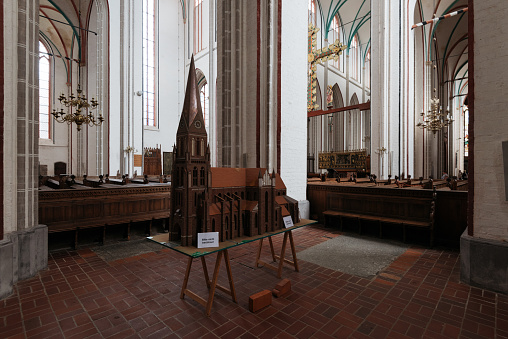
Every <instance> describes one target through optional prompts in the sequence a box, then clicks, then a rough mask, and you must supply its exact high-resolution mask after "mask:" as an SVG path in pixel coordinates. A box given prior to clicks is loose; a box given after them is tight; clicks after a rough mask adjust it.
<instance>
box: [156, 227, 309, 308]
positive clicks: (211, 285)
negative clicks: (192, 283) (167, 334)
mask: <svg viewBox="0 0 508 339" xmlns="http://www.w3.org/2000/svg"><path fill="white" fill-rule="evenodd" d="M314 223H316V221H314V220H305V219H303V220H301V221H300V222H299V223H297V224H296V225H294V226H292V227H290V228H284V229H280V230H277V231H274V232H267V233H264V234H260V235H256V236H252V237H242V238H236V239H233V240H228V241H223V242H221V243H219V247H213V248H203V249H198V248H197V247H193V246H180V245H179V244H178V243H175V242H170V241H168V234H159V235H157V236H154V237H148V240H150V241H153V242H156V243H158V244H160V245H162V246H164V247H168V248H170V249H172V250H174V251H177V252H180V253H182V254H185V255H186V256H188V261H187V269H186V270H185V276H184V280H183V284H182V290H181V293H180V298H181V299H184V298H185V296H188V297H189V298H191V299H193V300H194V301H196V302H198V303H199V304H200V305H202V306H203V307H204V308H205V314H206V315H207V316H210V312H211V309H212V304H213V299H214V296H215V290H219V291H222V292H224V293H226V294H227V295H230V296H231V299H232V300H233V301H234V302H237V299H236V292H235V285H234V283H233V274H232V272H231V263H230V260H229V253H228V249H230V248H232V247H236V246H241V245H244V244H247V243H250V242H253V241H258V240H259V245H258V253H257V257H256V267H260V265H261V266H265V267H268V268H270V269H273V270H274V271H276V272H277V277H278V278H280V277H281V275H282V268H283V264H284V263H287V264H290V265H292V266H293V267H294V268H295V271H297V272H298V261H297V259H296V251H295V245H294V241H293V234H292V233H291V231H293V230H295V229H297V228H300V227H303V226H307V225H311V224H314ZM281 233H284V240H283V242H282V250H281V254H280V255H276V254H275V250H274V247H273V243H272V238H271V237H272V236H274V235H277V234H281ZM264 238H268V241H269V243H270V250H271V255H272V259H273V261H274V262H277V261H279V263H278V266H277V267H275V266H273V265H271V264H268V263H266V262H264V261H262V260H260V256H261V249H262V246H263V239H264ZM288 239H289V244H290V247H291V252H292V255H293V260H294V261H290V260H288V259H285V253H286V247H287V242H288ZM212 253H217V257H216V258H215V268H214V271H213V276H212V279H211V280H210V277H209V275H208V268H207V266H206V261H205V256H207V255H210V254H212ZM222 257H224V262H225V265H226V273H227V275H228V280H229V288H227V287H224V286H221V285H219V284H218V283H217V280H218V278H219V270H220V266H221V260H222ZM196 258H201V265H202V267H203V275H204V277H205V283H206V287H207V288H208V296H207V297H206V298H203V297H201V296H199V295H197V294H196V293H195V292H193V291H191V290H189V289H188V288H187V285H188V282H189V278H190V272H191V267H192V263H193V261H194V259H196Z"/></svg>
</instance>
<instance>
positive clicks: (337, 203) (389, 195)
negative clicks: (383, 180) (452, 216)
mask: <svg viewBox="0 0 508 339" xmlns="http://www.w3.org/2000/svg"><path fill="white" fill-rule="evenodd" d="M372 190H373V191H372V194H368V193H367V194H365V193H359V192H333V193H332V192H331V193H329V194H328V195H327V199H326V210H325V211H324V212H323V213H322V214H323V216H324V220H325V226H327V225H329V224H330V222H331V220H332V219H334V218H338V219H339V220H340V229H341V230H342V226H343V218H350V219H354V220H357V222H358V226H359V227H358V228H359V232H360V234H361V232H362V221H374V222H377V223H378V225H379V236H380V237H382V235H383V232H382V229H383V224H385V223H388V224H394V225H400V226H401V227H402V230H403V240H404V242H405V241H406V232H407V227H417V228H420V229H426V230H428V231H429V243H430V246H433V245H434V214H435V204H436V190H435V189H434V190H433V191H429V192H428V194H425V193H422V194H419V196H418V197H411V198H410V199H408V197H407V196H404V195H397V194H396V193H394V192H393V190H392V192H389V191H387V190H377V191H374V189H372Z"/></svg>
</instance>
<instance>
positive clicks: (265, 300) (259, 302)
mask: <svg viewBox="0 0 508 339" xmlns="http://www.w3.org/2000/svg"><path fill="white" fill-rule="evenodd" d="M271 304H272V292H270V291H269V290H264V291H261V292H258V293H256V294H253V295H251V296H250V297H249V311H251V312H256V311H259V310H260V309H262V308H265V307H266V306H270V305H271Z"/></svg>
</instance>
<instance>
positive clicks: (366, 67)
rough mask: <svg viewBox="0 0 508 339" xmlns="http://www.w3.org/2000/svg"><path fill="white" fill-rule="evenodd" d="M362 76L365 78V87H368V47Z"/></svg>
mask: <svg viewBox="0 0 508 339" xmlns="http://www.w3.org/2000/svg"><path fill="white" fill-rule="evenodd" d="M363 78H364V79H365V80H364V81H365V87H367V88H370V48H369V50H368V51H367V54H366V55H365V71H364V75H363Z"/></svg>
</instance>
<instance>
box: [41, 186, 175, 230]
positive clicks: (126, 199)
mask: <svg viewBox="0 0 508 339" xmlns="http://www.w3.org/2000/svg"><path fill="white" fill-rule="evenodd" d="M170 192H171V186H170V185H169V184H150V186H148V187H147V186H144V187H129V186H121V187H119V188H116V189H113V188H96V189H87V190H76V189H66V190H58V191H57V190H54V191H53V190H51V191H41V192H39V221H40V223H41V224H45V225H48V231H49V232H60V231H66V230H75V229H77V228H88V227H99V226H104V225H115V224H123V223H128V222H137V221H145V220H151V219H162V218H168V217H169V214H170V211H169V210H170Z"/></svg>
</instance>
